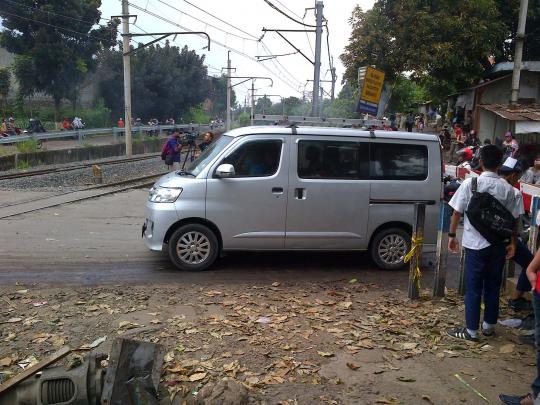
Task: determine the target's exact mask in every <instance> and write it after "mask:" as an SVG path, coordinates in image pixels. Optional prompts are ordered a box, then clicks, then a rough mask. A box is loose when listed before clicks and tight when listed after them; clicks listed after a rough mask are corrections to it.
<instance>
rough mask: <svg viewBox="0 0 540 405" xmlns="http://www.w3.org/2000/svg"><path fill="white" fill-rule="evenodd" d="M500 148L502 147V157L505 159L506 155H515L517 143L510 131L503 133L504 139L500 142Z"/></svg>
mask: <svg viewBox="0 0 540 405" xmlns="http://www.w3.org/2000/svg"><path fill="white" fill-rule="evenodd" d="M502 148H503V158H504V159H506V158H507V157H516V156H517V152H518V150H519V143H518V141H516V139H515V138H514V135H513V134H512V131H507V132H506V134H504V141H503V143H502Z"/></svg>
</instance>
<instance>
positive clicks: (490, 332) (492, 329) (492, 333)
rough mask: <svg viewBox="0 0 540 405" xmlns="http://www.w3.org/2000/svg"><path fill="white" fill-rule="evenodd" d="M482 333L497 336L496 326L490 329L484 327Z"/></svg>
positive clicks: (486, 335) (487, 335)
mask: <svg viewBox="0 0 540 405" xmlns="http://www.w3.org/2000/svg"><path fill="white" fill-rule="evenodd" d="M482 335H484V336H485V337H492V336H495V328H489V329H483V328H482Z"/></svg>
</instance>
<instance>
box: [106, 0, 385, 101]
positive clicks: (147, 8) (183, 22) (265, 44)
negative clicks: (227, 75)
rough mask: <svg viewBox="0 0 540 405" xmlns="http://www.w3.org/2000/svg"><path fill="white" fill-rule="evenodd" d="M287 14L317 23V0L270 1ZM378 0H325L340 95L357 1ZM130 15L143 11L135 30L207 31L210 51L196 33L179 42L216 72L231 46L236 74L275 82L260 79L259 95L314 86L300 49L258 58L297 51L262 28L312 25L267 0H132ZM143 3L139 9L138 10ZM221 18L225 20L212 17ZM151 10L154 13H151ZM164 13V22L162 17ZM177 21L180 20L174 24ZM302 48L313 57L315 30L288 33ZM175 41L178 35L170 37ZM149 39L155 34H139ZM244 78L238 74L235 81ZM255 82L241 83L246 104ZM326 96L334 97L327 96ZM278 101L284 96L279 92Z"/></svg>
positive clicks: (113, 9)
mask: <svg viewBox="0 0 540 405" xmlns="http://www.w3.org/2000/svg"><path fill="white" fill-rule="evenodd" d="M268 1H270V2H271V3H272V4H274V5H275V6H276V7H278V8H279V9H281V10H283V11H284V12H285V13H287V14H289V15H290V16H292V17H293V18H295V19H297V20H302V19H303V17H304V14H305V19H303V21H304V22H305V23H306V24H315V14H314V11H313V10H307V11H305V9H306V8H310V7H314V6H315V0H288V1H287V0H268ZM373 3H374V0H324V10H323V14H324V17H325V18H326V19H327V20H328V27H329V32H330V36H329V42H330V47H329V48H330V54H331V56H332V57H333V61H334V62H333V63H334V66H335V68H336V73H337V77H338V78H337V83H336V95H337V92H338V91H339V89H340V88H341V79H342V77H343V73H344V68H343V65H342V64H341V62H340V60H339V55H340V54H342V53H343V50H344V48H345V46H346V45H347V43H348V41H349V37H350V33H351V27H350V25H349V18H350V16H351V13H352V10H353V9H354V7H355V6H356V5H360V6H361V7H362V9H364V10H367V9H369V8H371V7H372V6H373ZM130 4H131V6H130V14H136V15H137V21H136V23H135V24H130V31H131V32H133V33H136V32H137V33H142V32H144V31H146V32H169V31H182V32H184V31H186V30H191V31H204V32H206V33H208V35H210V38H211V40H212V43H211V47H210V51H208V50H206V49H203V47H205V46H206V44H207V40H206V39H203V38H201V37H199V36H196V35H179V36H177V37H176V40H175V42H174V43H173V44H174V45H177V46H184V45H187V46H188V48H190V49H194V50H195V51H196V52H197V53H198V54H204V55H206V57H205V63H206V64H207V65H208V73H209V74H210V75H220V73H221V68H223V67H226V66H227V51H228V50H229V49H230V50H231V66H232V67H233V68H236V71H235V72H233V76H234V75H236V76H265V77H271V78H272V79H273V86H272V87H270V81H268V80H257V81H256V82H255V89H256V91H255V93H256V94H261V95H263V94H277V95H281V96H283V97H289V96H296V97H302V92H303V91H304V90H306V91H309V90H310V89H312V88H313V83H311V82H310V83H307V82H306V81H307V80H312V79H313V65H312V64H311V63H310V62H308V61H307V60H306V59H305V58H304V57H303V56H301V55H300V54H294V55H288V56H283V57H279V58H276V59H272V60H268V61H265V62H257V59H256V58H255V56H257V55H268V54H286V53H291V52H295V50H294V49H293V48H292V47H291V46H290V45H288V44H287V43H286V42H285V41H284V40H283V39H282V38H280V37H279V36H278V34H277V33H273V32H267V33H266V34H265V35H264V37H263V39H262V41H261V42H259V41H258V39H259V38H260V37H261V35H262V34H263V32H262V29H263V27H264V28H267V29H304V28H306V29H312V28H309V27H303V26H302V25H299V24H297V23H295V22H293V21H291V20H289V19H287V17H285V16H284V15H282V14H280V13H279V12H278V11H276V10H274V9H272V8H271V7H270V6H269V5H268V4H267V3H266V2H265V0H243V1H241V0H227V1H224V0H130ZM137 7H138V8H139V9H137ZM101 11H102V17H103V18H110V16H113V15H119V14H121V11H122V7H121V2H120V0H102V6H101ZM208 13H210V14H212V15H214V16H215V17H218V18H219V19H221V20H222V21H219V20H218V19H216V18H214V17H212V16H210V15H209V14H208ZM151 14H154V16H153V15H151ZM155 15H157V16H159V17H162V18H164V19H166V20H169V21H164V20H163V19H160V18H158V17H156V16H155ZM174 24H177V25H174ZM284 35H285V36H286V37H287V39H289V40H290V41H291V42H292V43H293V44H294V45H295V46H296V47H297V48H299V49H300V50H301V51H302V52H303V53H304V54H305V55H306V56H307V57H309V58H310V59H312V60H313V49H314V46H315V33H313V32H311V33H304V32H298V33H296V32H294V33H284ZM170 38H171V40H172V37H170ZM137 40H138V41H141V42H148V41H151V40H153V38H151V37H141V38H137ZM327 49H328V47H327V42H326V31H325V32H323V41H322V58H321V59H322V66H321V79H322V80H330V79H331V74H330V72H329V71H328V69H329V66H330V62H329V58H328V50H327ZM240 81H241V79H236V80H235V79H233V80H232V83H233V85H234V84H235V83H238V82H240ZM322 85H323V87H324V89H325V91H326V92H328V93H330V90H331V83H322ZM250 86H251V83H250V82H247V83H245V84H240V85H238V86H235V87H234V89H235V91H236V94H237V101H238V102H239V103H240V104H244V101H245V99H246V97H247V94H248V92H247V90H248V88H249V87H250ZM325 97H328V96H327V95H325ZM273 101H274V102H278V101H279V97H273Z"/></svg>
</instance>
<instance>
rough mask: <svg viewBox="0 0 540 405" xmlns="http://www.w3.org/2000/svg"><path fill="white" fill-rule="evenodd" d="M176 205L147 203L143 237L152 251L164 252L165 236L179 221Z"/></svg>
mask: <svg viewBox="0 0 540 405" xmlns="http://www.w3.org/2000/svg"><path fill="white" fill-rule="evenodd" d="M178 219H179V217H178V213H177V212H176V208H175V205H174V203H153V202H150V201H148V202H147V203H146V219H145V221H144V224H143V225H142V237H143V239H144V243H145V244H146V246H147V247H148V248H149V249H150V250H157V251H162V250H163V245H164V243H165V235H166V234H167V231H168V230H169V228H170V227H171V226H172V225H174V224H175V223H176V222H177V221H178Z"/></svg>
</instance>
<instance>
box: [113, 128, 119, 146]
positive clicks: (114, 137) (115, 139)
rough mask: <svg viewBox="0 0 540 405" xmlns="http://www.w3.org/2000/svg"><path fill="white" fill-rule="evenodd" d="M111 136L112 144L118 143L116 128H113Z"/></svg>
mask: <svg viewBox="0 0 540 405" xmlns="http://www.w3.org/2000/svg"><path fill="white" fill-rule="evenodd" d="M112 134H113V141H114V143H116V142H117V141H118V128H116V127H113V129H112Z"/></svg>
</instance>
